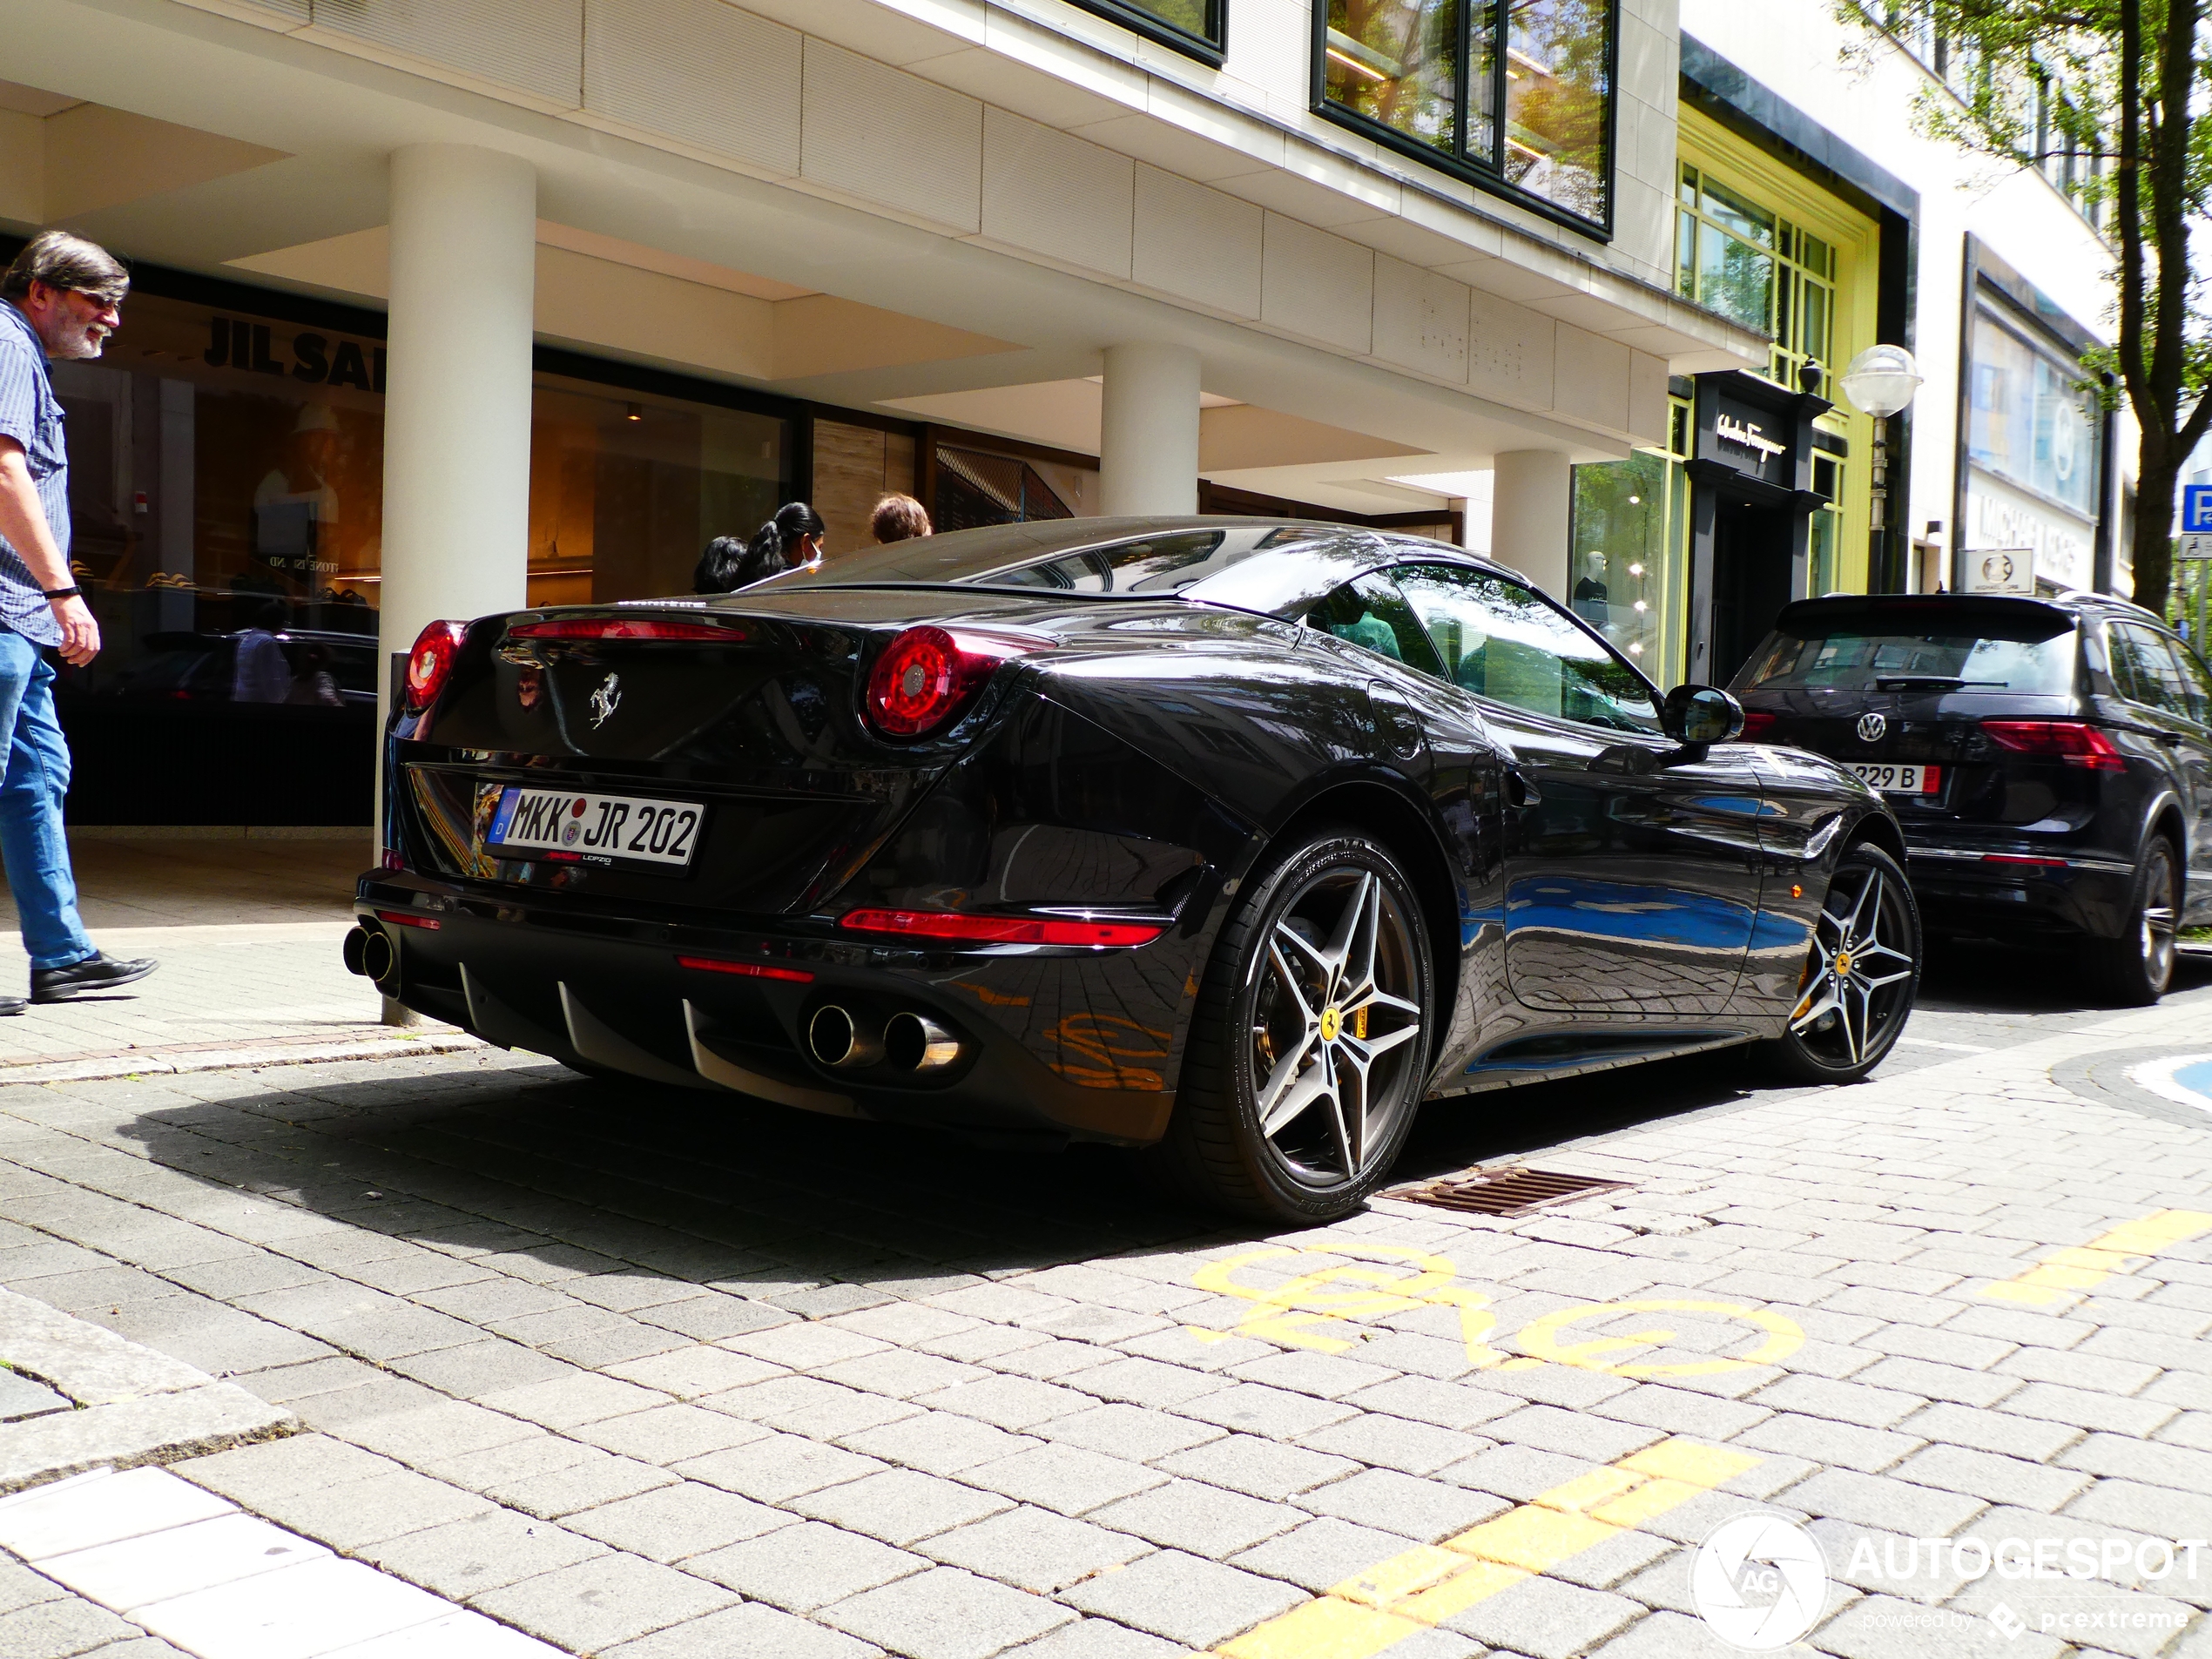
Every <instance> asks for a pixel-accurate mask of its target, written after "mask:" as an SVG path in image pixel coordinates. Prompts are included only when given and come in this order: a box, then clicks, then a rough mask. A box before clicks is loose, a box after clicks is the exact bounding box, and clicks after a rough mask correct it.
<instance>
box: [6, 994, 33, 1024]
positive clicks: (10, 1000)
mask: <svg viewBox="0 0 2212 1659" xmlns="http://www.w3.org/2000/svg"><path fill="white" fill-rule="evenodd" d="M29 1007H30V1003H28V1002H26V1001H24V1000H23V998H21V997H19V996H0V1020H4V1019H6V1018H7V1017H8V1016H9V1015H10V1014H21V1013H22V1012H23V1011H24V1009H25V1008H29Z"/></svg>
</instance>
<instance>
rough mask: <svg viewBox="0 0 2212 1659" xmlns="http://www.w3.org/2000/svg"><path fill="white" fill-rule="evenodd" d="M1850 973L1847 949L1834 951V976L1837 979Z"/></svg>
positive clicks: (1845, 977)
mask: <svg viewBox="0 0 2212 1659" xmlns="http://www.w3.org/2000/svg"><path fill="white" fill-rule="evenodd" d="M1850 975H1851V953H1850V952H1849V951H1847V950H1839V951H1838V952H1837V953H1836V977H1837V978H1838V979H1847V978H1849V977H1850Z"/></svg>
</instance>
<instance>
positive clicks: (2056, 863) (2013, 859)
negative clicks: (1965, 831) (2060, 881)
mask: <svg viewBox="0 0 2212 1659" xmlns="http://www.w3.org/2000/svg"><path fill="white" fill-rule="evenodd" d="M1981 861H1982V862H1983V863H1984V864H2027V865H2032V866H2033V867H2035V868H2036V869H2039V870H2063V869H2065V868H2066V860H2064V859H2036V858H2030V857H2028V856H2027V854H2026V853H1983V854H1982V855H1981Z"/></svg>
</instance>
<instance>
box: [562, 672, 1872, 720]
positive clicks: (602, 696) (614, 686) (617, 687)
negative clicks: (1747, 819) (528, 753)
mask: <svg viewBox="0 0 2212 1659" xmlns="http://www.w3.org/2000/svg"><path fill="white" fill-rule="evenodd" d="M621 701H622V676H621V675H619V674H610V675H608V676H607V678H604V679H603V680H601V681H600V682H599V689H598V690H597V691H594V692H592V694H591V729H592V730H593V731H594V732H597V730H598V729H599V728H600V727H601V726H603V725H606V723H607V717H608V716H609V715H610V714H612V713H613V712H614V711H615V705H617V704H618V703H620V702H621ZM1874 718H1877V719H1878V718H1881V717H1880V716H1878V715H1877V716H1876V717H1874ZM1861 724H1862V725H1864V724H1865V722H1863V721H1862V722H1861Z"/></svg>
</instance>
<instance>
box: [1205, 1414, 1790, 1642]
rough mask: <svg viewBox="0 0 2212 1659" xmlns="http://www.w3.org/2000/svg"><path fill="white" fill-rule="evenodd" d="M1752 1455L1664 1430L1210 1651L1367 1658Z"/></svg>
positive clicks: (1690, 1492) (1721, 1477)
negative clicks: (1635, 1448) (1649, 1443)
mask: <svg viewBox="0 0 2212 1659" xmlns="http://www.w3.org/2000/svg"><path fill="white" fill-rule="evenodd" d="M1758 1461H1759V1460H1758V1459H1757V1458H1756V1457H1753V1456H1751V1455H1750V1453H1743V1452H1737V1451H1731V1450H1730V1449H1728V1448H1727V1447H1717V1446H1700V1445H1698V1444H1697V1443H1696V1441H1694V1440H1663V1441H1662V1442H1661V1443H1660V1444H1658V1445H1657V1446H1654V1447H1648V1448H1646V1449H1645V1450H1643V1451H1642V1452H1638V1453H1636V1454H1635V1456H1633V1457H1626V1458H1622V1460H1620V1461H1619V1462H1617V1463H1614V1464H1609V1465H1608V1466H1607V1467H1604V1468H1602V1469H1593V1470H1591V1471H1590V1472H1589V1473H1588V1474H1583V1475H1578V1476H1577V1477H1576V1478H1575V1479H1574V1480H1569V1481H1568V1482H1567V1484H1566V1485H1564V1486H1558V1487H1553V1488H1552V1489H1551V1490H1550V1491H1549V1492H1546V1493H1542V1494H1539V1495H1538V1496H1537V1497H1536V1498H1534V1499H1533V1500H1532V1501H1529V1502H1527V1503H1524V1504H1521V1505H1520V1506H1518V1507H1515V1508H1512V1509H1508V1510H1507V1511H1506V1513H1505V1514H1501V1515H1498V1516H1495V1517H1494V1518H1492V1519H1491V1520H1488V1521H1484V1522H1482V1524H1481V1525H1480V1526H1477V1527H1469V1528H1468V1529H1467V1531H1465V1532H1463V1533H1460V1534H1459V1535H1458V1536H1456V1537H1453V1538H1447V1539H1446V1540H1445V1541H1443V1542H1442V1543H1441V1544H1420V1545H1416V1546H1415V1547H1414V1548H1412V1549H1409V1550H1406V1552H1405V1553H1404V1554H1399V1555H1393V1556H1392V1557H1391V1558H1390V1559H1389V1560H1388V1561H1382V1562H1379V1563H1378V1564H1377V1565H1375V1566H1373V1567H1370V1568H1367V1569H1366V1571H1365V1572H1363V1573H1359V1574H1356V1575H1353V1576H1352V1577H1351V1578H1348V1579H1346V1580H1345V1581H1344V1582H1343V1583H1341V1584H1333V1585H1331V1586H1330V1587H1329V1588H1328V1590H1327V1591H1326V1592H1325V1594H1323V1595H1318V1596H1316V1597H1315V1598H1314V1599H1313V1600H1312V1601H1311V1602H1306V1603H1305V1604H1304V1605H1303V1606H1300V1607H1295V1608H1291V1610H1290V1611H1289V1612H1288V1613H1285V1614H1284V1615H1281V1616H1280V1617H1279V1618H1273V1619H1270V1620H1268V1621H1267V1622H1266V1623H1264V1624H1262V1625H1258V1626H1256V1627H1254V1628H1253V1629H1250V1630H1247V1631H1245V1632H1244V1635H1240V1636H1238V1637H1236V1638H1235V1639H1234V1640H1233V1641H1230V1642H1224V1644H1223V1645H1222V1646H1221V1647H1220V1648H1219V1649H1217V1650H1216V1651H1217V1653H1218V1654H1219V1655H1220V1656H1221V1659H1372V1656H1373V1655H1375V1654H1378V1653H1380V1652H1381V1651H1382V1650H1383V1649H1386V1648H1388V1647H1390V1646H1391V1645H1392V1644H1393V1643H1394V1642H1403V1641H1404V1640H1405V1639H1406V1637H1407V1636H1410V1635H1419V1634H1420V1632H1421V1631H1423V1630H1427V1629H1434V1628H1435V1627H1436V1626H1438V1625H1440V1624H1441V1623H1443V1622H1445V1621H1446V1620H1447V1619H1449V1618H1451V1617H1452V1616H1453V1615H1455V1614H1460V1613H1464V1612H1465V1611H1467V1608H1471V1607H1473V1606H1474V1604H1475V1603H1476V1602H1481V1601H1485V1600H1487V1599H1488V1598H1489V1597H1491V1596H1493V1595H1497V1594H1498V1592H1499V1591H1501V1590H1505V1589H1510V1588H1513V1586H1514V1585H1515V1584H1518V1583H1521V1582H1522V1581H1524V1580H1527V1579H1529V1578H1533V1577H1534V1576H1535V1575H1537V1574H1539V1573H1542V1572H1545V1571H1547V1570H1548V1569H1549V1568H1554V1567H1556V1566H1558V1565H1559V1563H1560V1562H1561V1561H1565V1560H1567V1559H1568V1557H1569V1556H1571V1555H1579V1554H1581V1552H1582V1551H1584V1550H1586V1549H1589V1548H1593V1547H1595V1546H1596V1545H1598V1544H1602V1543H1603V1542H1605V1541H1607V1540H1608V1539H1610V1538H1617V1537H1619V1536H1620V1535H1621V1534H1622V1533H1624V1532H1627V1531H1629V1530H1631V1529H1633V1528H1634V1527H1636V1526H1638V1525H1639V1524H1641V1523H1642V1522H1643V1521H1649V1520H1650V1519H1651V1518H1652V1517H1653V1516H1655V1515H1659V1514H1664V1513H1665V1512H1666V1511H1668V1510H1669V1509H1672V1508H1674V1507H1676V1505H1678V1504H1682V1503H1686V1502H1688V1501H1689V1500H1690V1499H1692V1498H1694V1497H1696V1495H1697V1494H1699V1493H1701V1492H1710V1491H1711V1490H1712V1489H1713V1488H1714V1487H1717V1486H1719V1485H1721V1484H1722V1483H1723V1482H1724V1481H1726V1480H1732V1479H1733V1478H1734V1477H1736V1476H1737V1475H1739V1474H1743V1471H1744V1470H1746V1469H1748V1468H1750V1467H1753V1466H1754V1465H1755V1464H1757V1462H1758Z"/></svg>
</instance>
